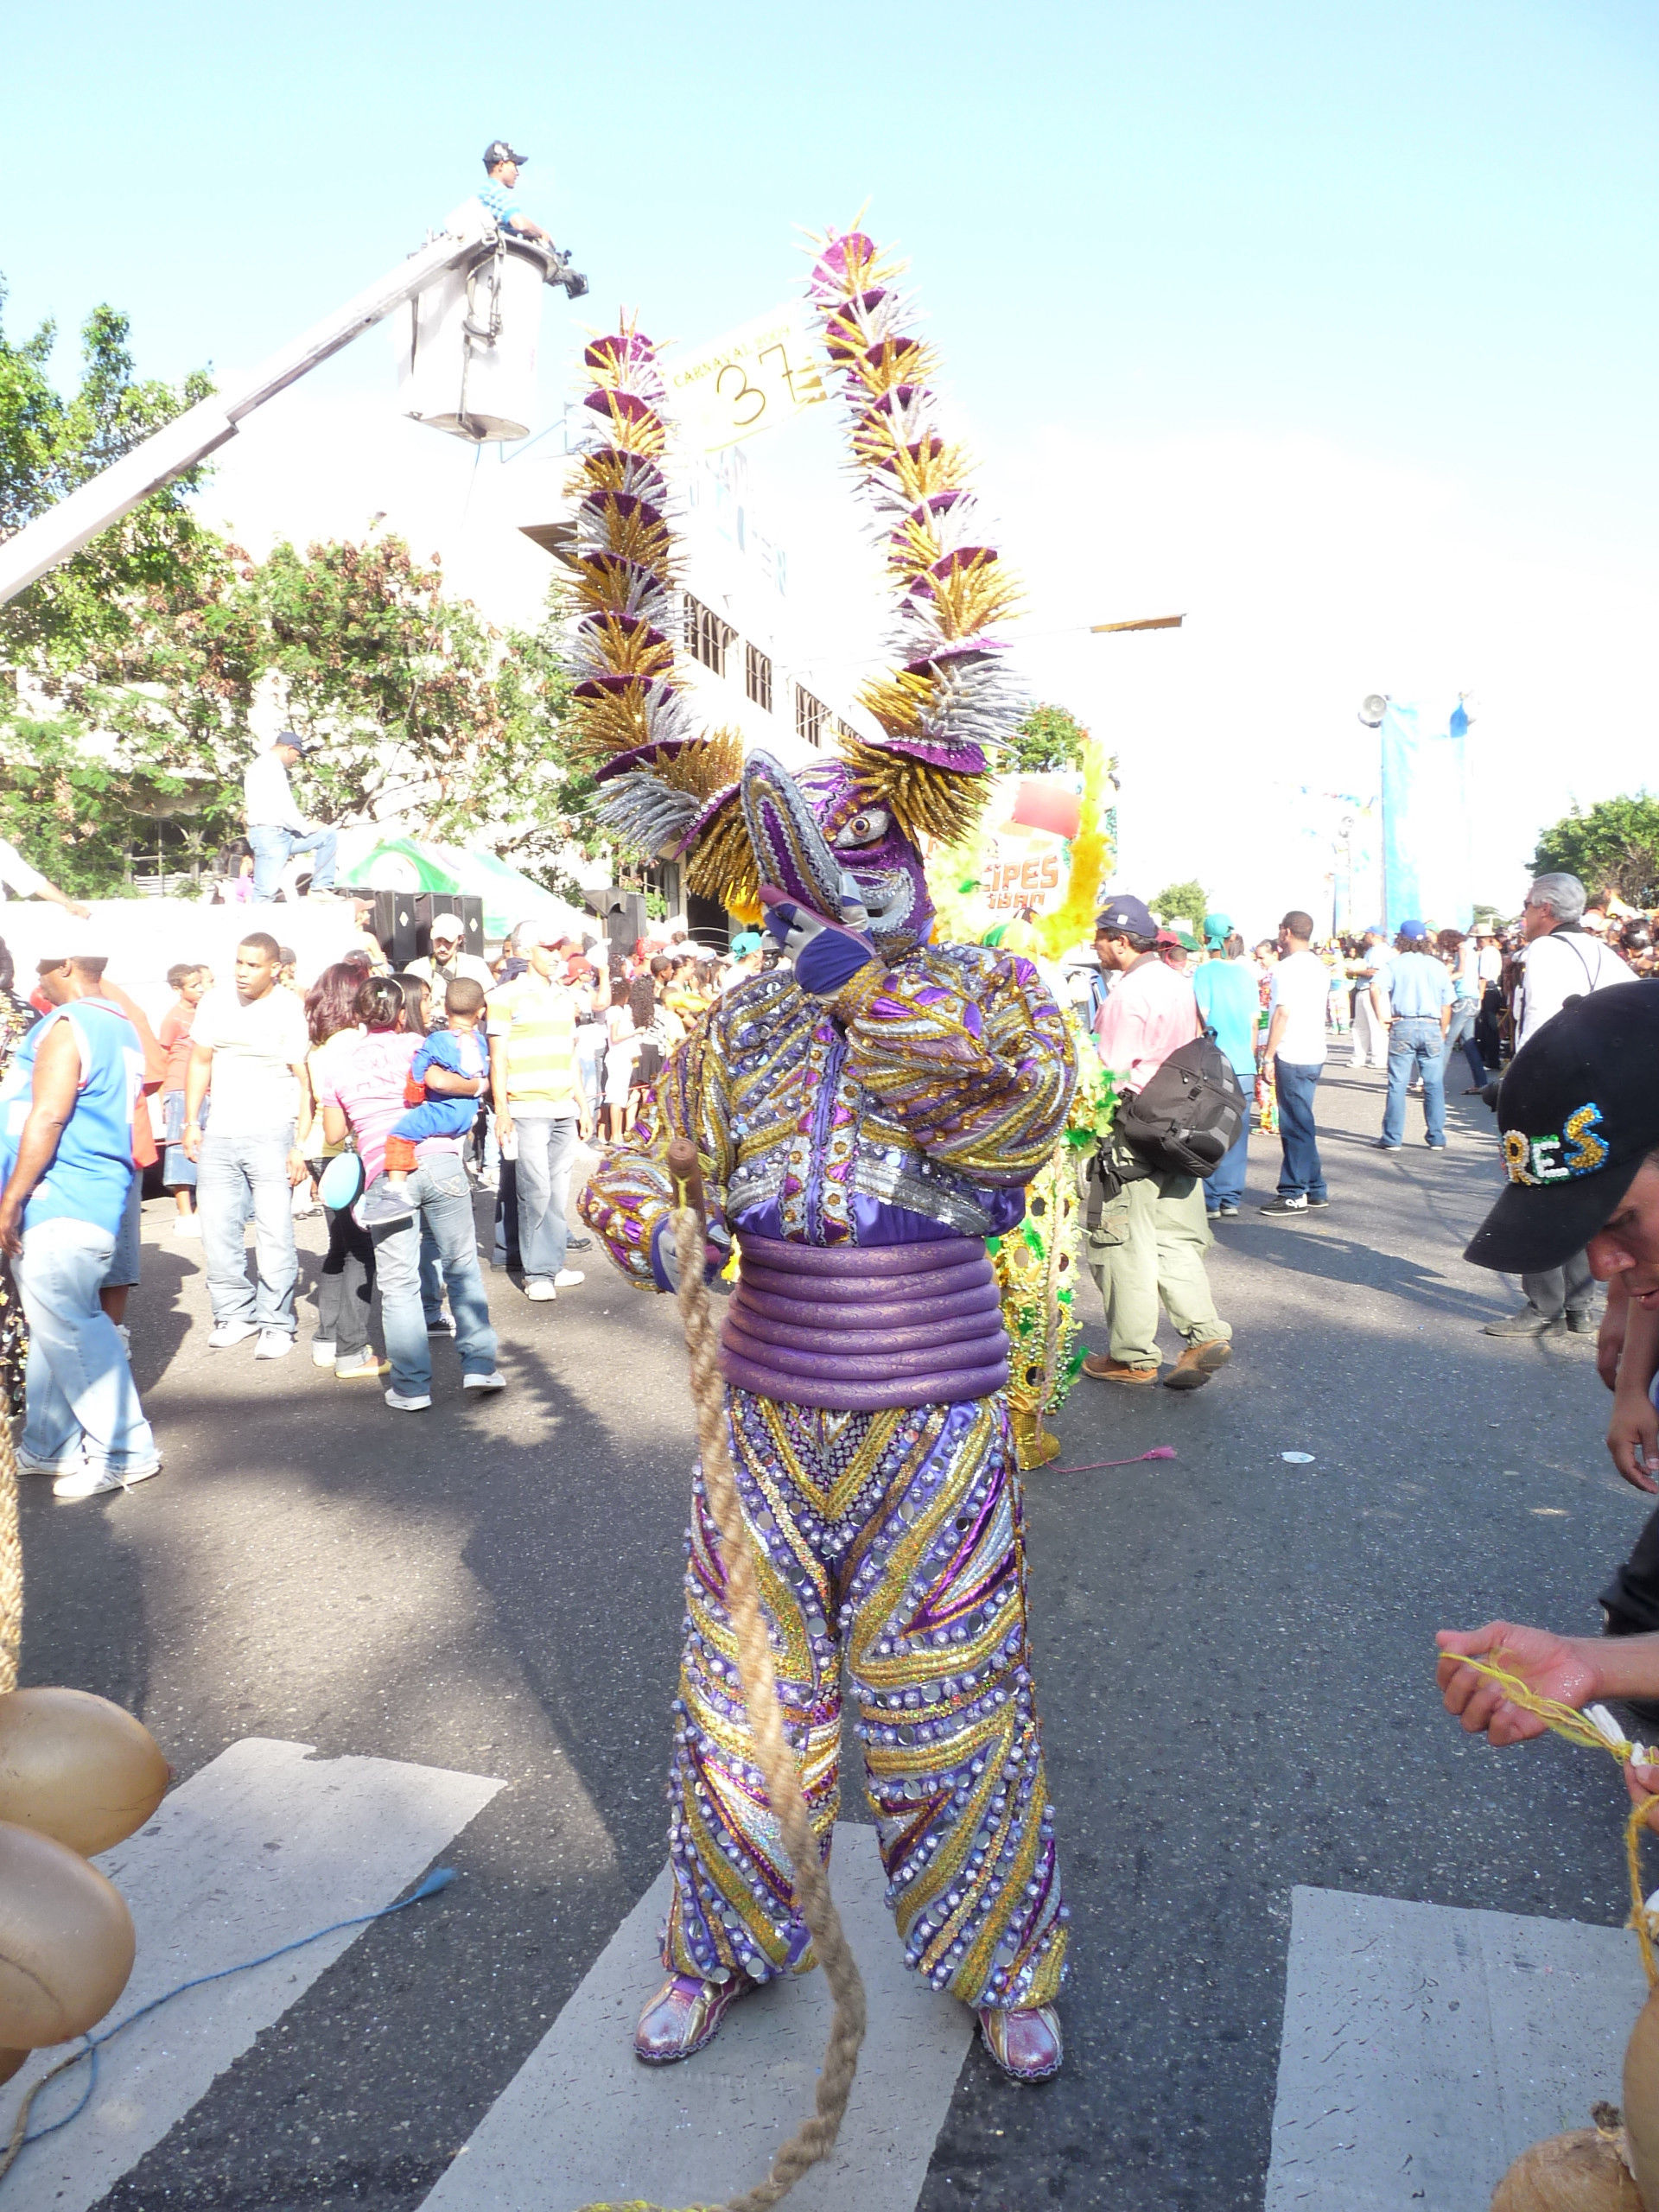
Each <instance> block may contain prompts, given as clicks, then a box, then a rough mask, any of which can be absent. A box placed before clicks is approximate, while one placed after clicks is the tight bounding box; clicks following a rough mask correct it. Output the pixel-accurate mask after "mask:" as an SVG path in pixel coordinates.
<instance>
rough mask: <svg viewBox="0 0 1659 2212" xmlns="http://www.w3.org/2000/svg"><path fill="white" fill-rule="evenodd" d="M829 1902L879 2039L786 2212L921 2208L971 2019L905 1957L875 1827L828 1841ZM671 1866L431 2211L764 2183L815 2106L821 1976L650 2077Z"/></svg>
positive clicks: (561, 2211)
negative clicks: (833, 2139) (639, 2028)
mask: <svg viewBox="0 0 1659 2212" xmlns="http://www.w3.org/2000/svg"><path fill="white" fill-rule="evenodd" d="M831 1872H832V1876H833V1879H834V1882H835V1891H836V1903H837V1904H838V1905H839V1906H840V1909H841V1916H842V1923H843V1924H844V1925H845V1927H846V1930H847V1935H848V1938H849V1941H850V1942H851V1943H852V1946H853V1948H854V1950H855V1953H856V1955H857V1957H858V1963H859V1967H860V1969H861V1972H862V1974H863V1976H864V1982H865V1987H866V1990H867V1992H868V1997H869V2016H870V2025H869V2033H868V2037H866V2040H865V2044H864V2050H863V2054H862V2056H861V2061H860V2064H859V2072H858V2081H857V2082H856V2084H855V2088H854V2090H853V2097H852V2103H851V2105H850V2107H849V2110H848V2113H847V2117H846V2119H845V2120H844V2121H843V2122H842V2130H841V2138H840V2141H839V2142H838V2144H837V2145H836V2152H835V2155H834V2157H833V2158H832V2159H830V2160H829V2162H828V2163H827V2164H824V2165H823V2166H821V2167H818V2168H817V2169H815V2170H814V2171H813V2172H811V2173H810V2174H809V2175H808V2176H807V2177H806V2178H805V2179H804V2181H802V2182H801V2183H798V2186H797V2187H796V2188H795V2190H793V2191H792V2192H791V2196H790V2199H789V2202H790V2205H791V2212H915V2206H916V2202H917V2199H918V2197H919V2196H920V2195H921V2191H922V2184H923V2183H924V2181H925V2178H926V2175H927V2168H928V2162H929V2160H930V2158H931V2156H932V2153H933V2145H934V2144H935V2142H936V2141H937V2139H938V2133H939V2129H940V2127H941V2126H943V2125H944V2117H945V2114H946V2113H947V2112H948V2111H949V2109H950V2098H951V2093H952V2091H953V2090H954V2088H955V2087H956V2082H957V2075H958V2073H959V2072H960V2071H961V2069H962V2062H963V2057H964V2056H966V2054H967V2050H968V2047H969V2043H970V2041H971V2040H972V2037H973V2032H974V2023H973V2017H972V2015H971V2014H970V2013H969V2012H968V2011H967V2009H966V2007H965V2006H963V2005H958V2004H957V2003H956V2002H954V2000H953V1999H950V1998H948V1997H942V1996H940V1995H938V1993H937V1992H935V1991H933V1990H931V1989H929V1988H927V1987H926V1986H925V1985H924V1984H923V1983H922V1982H921V1981H920V1980H918V1978H917V1976H916V1975H914V1974H910V1973H908V1972H907V1971H906V1968H905V1967H904V1965H903V1963H902V1961H901V1959H900V1956H899V1943H898V1939H897V1937H896V1936H895V1935H894V1933H893V1921H892V1918H891V1916H890V1915H889V1914H888V1912H887V1907H886V1905H885V1904H884V1903H883V1901H882V1890H883V1877H882V1872H881V1862H880V1857H879V1855H878V1853H877V1851H876V1843H875V1832H874V1829H873V1828H867V1827H853V1826H852V1825H850V1824H843V1825H842V1826H841V1827H838V1828H837V1829H836V1845H835V1855H834V1864H833V1866H832V1869H831ZM667 1897H668V1875H667V1872H666V1871H664V1873H663V1874H662V1875H660V1876H659V1877H658V1880H657V1881H656V1882H655V1883H653V1884H652V1887H651V1888H650V1889H649V1890H648V1891H646V1892H645V1896H644V1897H641V1899H640V1900H639V1904H637V1905H636V1906H635V1907H634V1909H633V1910H632V1912H631V1913H630V1914H629V1915H628V1916H627V1918H626V1920H625V1921H624V1922H623V1923H622V1925H621V1927H620V1929H618V1930H617V1932H616V1934H615V1936H613V1938H612V1939H611V1942H609V1944H608V1945H607V1947H606V1949H605V1951H604V1953H603V1955H601V1957H600V1959H599V1960H598V1961H597V1962H596V1963H595V1965H594V1967H593V1968H592V1970H591V1971H590V1973H589V1974H588V1977H587V1979H586V1980H584V1981H583V1982H582V1986H581V1987H580V1988H579V1989H578V1990H577V1991H576V1993H575V1995H574V1996H573V1997H572V1998H571V1999H570V2001H569V2004H568V2005H566V2006H565V2007H564V2010H563V2012H561V2013H560V2015H559V2017H558V2018H557V2020H556V2021H555V2023H554V2024H553V2026H552V2027H551V2028H550V2030H549V2031H548V2033H547V2034H546V2036H545V2037H543V2039H542V2041H541V2043H540V2044H538V2045H537V2048H536V2050H534V2051H533V2052H532V2053H531V2056H530V2057H529V2058H528V2059H527V2060H526V2061H525V2062H524V2065H523V2066H522V2067H521V2068H520V2069H519V2070H518V2074H517V2075H515V2076H514V2078H513V2079H512V2082H510V2083H509V2084H508V2085H507V2087H506V2088H505V2090H504V2091H503V2092H502V2094H501V2095H500V2096H499V2098H498V2099H497V2101H496V2102H495V2104H494V2105H493V2107H491V2109H490V2111H489V2112H488V2113H486V2115H485V2118H484V2120H482V2121H481V2122H480V2126H478V2127H477V2128H476V2129H475V2130H474V2133H473V2135H472V2138H471V2139H470V2140H469V2142H468V2143H467V2146H466V2148H465V2150H464V2151H463V2152H461V2154H460V2155H459V2156H458V2157H457V2158H455V2160H454V2164H452V2165H451V2166H450V2167H449V2169H448V2172H447V2173H446V2174H445V2175H444V2177H443V2179H442V2181H441V2182H440V2183H438V2185H437V2187H436V2188H435V2190H433V2191H432V2192H431V2194H430V2195H429V2196H428V2197H427V2198H426V2200H425V2203H424V2206H423V2212H574V2208H575V2207H578V2206H581V2205H584V2204H588V2203H591V2202H595V2201H604V2200H615V2201H621V2200H626V2199H629V2198H634V2197H645V2198H648V2199H649V2200H651V2201H652V2202H654V2203H658V2204H693V2203H709V2202H715V2201H716V2200H718V2199H720V2198H723V2197H727V2196H731V2195H733V2194H734V2192H735V2191H736V2190H740V2189H741V2188H743V2187H746V2186H747V2185H750V2184H752V2183H755V2182H758V2181H759V2180H760V2178H761V2177H762V2176H763V2175H764V2173H765V2172H766V2167H767V2164H768V2163H769V2162H770V2160H771V2158H772V2153H773V2152H775V2151H776V2150H777V2148H778V2146H779V2144H780V2143H782V2142H783V2141H785V2139H786V2138H787V2137H788V2136H789V2135H791V2133H793V2132H794V2130H795V2128H796V2127H797V2126H798V2125H799V2124H800V2122H801V2121H802V2120H804V2118H805V2117H806V2115H807V2114H808V2113H809V2112H810V2109H811V2103H812V2094H813V2086H814V2083H815V2082H816V2080H817V2069H818V2064H819V2061H820V2060H821V2058H822V2056H823V2041H824V2037H825V2034H826V2033H827V2031H828V2029H829V1992H828V1990H827V1988H826V1986H825V1985H824V1980H823V1975H822V1974H807V1975H804V1976H803V1977H802V1978H801V1979H800V1980H796V1981H788V1982H775V1983H773V1984H772V1986H770V1987H768V1988H766V1989H765V1990H762V1991H760V1993H758V1994H757V1995H755V1996H753V1997H751V1998H746V1999H744V2001H743V2002H742V2003H741V2005H734V2007H733V2009H732V2011H731V2012H729V2013H728V2015H727V2017H726V2022H725V2024H724V2026H723V2027H722V2028H721V2031H720V2036H719V2039H718V2041H717V2042H715V2043H714V2044H711V2045H710V2046H709V2049H708V2050H704V2051H702V2052H700V2053H699V2054H698V2055H697V2056H696V2057H695V2058H692V2059H689V2060H687V2061H686V2063H684V2064H683V2065H682V2066H673V2067H664V2068H654V2067H647V2066H641V2065H640V2064H639V2062H638V2061H637V2060H636V2059H635V2058H634V2056H633V2054H632V2030H633V2023H634V2019H635V2017H636V2016H637V2014H638V2013H639V2009H640V2007H641V2006H642V2005H644V2003H645V2000H646V1999H647V1998H648V1997H649V1996H650V1995H651V1994H652V1991H653V1990H654V1989H656V1988H657V1986H658V1984H659V1983H660V1982H661V1980H662V1978H663V1970H662V1967H661V1965H660V1964H659V1963H658V1948H657V1942H658V1928H659V1925H660V1923H661V1920H662V1916H663V1911H664V1906H665V1904H666V1902H667Z"/></svg>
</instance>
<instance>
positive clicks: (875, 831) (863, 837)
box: [836, 806, 893, 851]
mask: <svg viewBox="0 0 1659 2212" xmlns="http://www.w3.org/2000/svg"><path fill="white" fill-rule="evenodd" d="M892 819H893V817H892V816H891V815H890V814H889V813H888V812H887V808H886V807H885V806H867V807H866V808H865V809H864V810H863V812H862V813H861V814H855V816H854V817H853V818H852V820H851V821H850V822H849V823H848V824H847V826H846V828H845V829H842V830H841V831H840V832H838V834H837V836H836V847H837V849H840V850H842V851H845V850H848V849H856V848H857V847H858V846H860V845H874V844H877V843H879V842H880V840H881V839H882V838H883V837H885V836H887V824H888V823H889V822H890V821H891V820H892Z"/></svg>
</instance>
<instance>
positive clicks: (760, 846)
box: [742, 753, 933, 960]
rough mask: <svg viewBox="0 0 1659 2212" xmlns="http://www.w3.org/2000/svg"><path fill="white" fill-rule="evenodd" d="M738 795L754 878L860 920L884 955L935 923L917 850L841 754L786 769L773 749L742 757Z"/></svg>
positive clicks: (820, 909) (911, 943)
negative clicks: (853, 909)
mask: <svg viewBox="0 0 1659 2212" xmlns="http://www.w3.org/2000/svg"><path fill="white" fill-rule="evenodd" d="M742 799H743V814H744V819H745V821H746V822H747V825H748V832H749V841H750V842H751V844H752V845H753V848H754V852H755V856H756V859H757V860H758V861H759V862H760V880H761V881H762V883H766V884H770V885H772V887H774V888H775V889H777V890H779V891H781V892H782V893H784V894H785V897H786V898H790V899H795V900H797V901H798V903H799V904H800V905H802V906H808V907H810V908H811V910H812V911H813V912H815V913H818V914H823V915H825V916H827V917H828V918H829V919H830V920H832V921H836V920H841V919H843V918H846V919H851V920H853V921H855V922H856V920H857V917H856V915H855V914H853V915H849V913H848V907H849V905H851V904H853V903H856V904H857V905H858V906H862V907H863V909H864V912H865V913H866V915H867V916H868V921H867V922H866V923H864V924H862V925H861V926H863V927H865V928H867V929H868V931H869V934H870V935H871V937H873V938H874V940H875V943H876V945H877V947H878V948H879V949H880V951H881V953H882V954H883V955H884V957H886V958H887V959H889V960H897V959H899V958H901V957H903V956H904V955H905V954H906V952H910V951H913V950H914V949H915V948H916V946H918V944H925V943H926V942H927V938H928V936H929V933H930V931H931V929H932V926H933V902H932V900H931V899H930V898H929V897H928V895H927V878H926V875H925V873H924V870H923V867H922V856H921V855H920V853H919V852H918V850H917V849H916V847H915V846H914V845H913V844H912V842H911V840H910V838H909V837H908V836H906V834H905V832H904V830H903V829H900V827H899V823H897V822H896V821H895V820H894V819H893V816H892V814H891V813H890V811H889V810H888V809H887V808H886V807H885V806H878V805H874V804H871V802H870V801H869V799H868V796H867V795H865V794H864V793H863V792H862V791H861V789H860V786H859V783H858V780H857V779H856V778H855V775H854V773H853V771H852V770H851V769H850V768H849V766H847V765H846V763H845V762H843V761H840V760H825V761H823V762H822V763H818V762H815V763H814V764H813V766H811V767H810V768H803V769H801V770H800V771H799V772H798V773H797V774H795V775H792V776H791V774H790V773H789V772H788V770H787V769H785V768H784V767H783V766H781V765H780V764H779V762H778V761H776V760H773V759H772V756H771V754H770V753H751V754H750V755H749V757H748V759H747V760H746V761H745V762H744V764H743V781H742Z"/></svg>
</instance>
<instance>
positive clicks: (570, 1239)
mask: <svg viewBox="0 0 1659 2212" xmlns="http://www.w3.org/2000/svg"><path fill="white" fill-rule="evenodd" d="M564 1242H565V1245H566V1248H567V1249H569V1251H572V1252H591V1251H592V1250H593V1249H594V1240H593V1238H592V1237H591V1236H577V1235H576V1233H575V1230H571V1231H570V1233H569V1236H566V1238H565V1240H564Z"/></svg>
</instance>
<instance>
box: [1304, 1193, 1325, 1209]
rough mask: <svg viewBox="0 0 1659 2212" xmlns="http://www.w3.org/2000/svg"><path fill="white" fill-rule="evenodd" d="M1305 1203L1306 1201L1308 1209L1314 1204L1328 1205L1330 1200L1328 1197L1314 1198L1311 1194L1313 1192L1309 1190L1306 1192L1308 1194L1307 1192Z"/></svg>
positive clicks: (1314, 1205)
mask: <svg viewBox="0 0 1659 2212" xmlns="http://www.w3.org/2000/svg"><path fill="white" fill-rule="evenodd" d="M1307 1203H1308V1205H1309V1208H1310V1209H1312V1208H1313V1207H1316V1206H1328V1205H1330V1203H1331V1201H1330V1199H1329V1198H1315V1197H1314V1195H1313V1192H1312V1191H1310V1192H1308V1194H1307Z"/></svg>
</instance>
